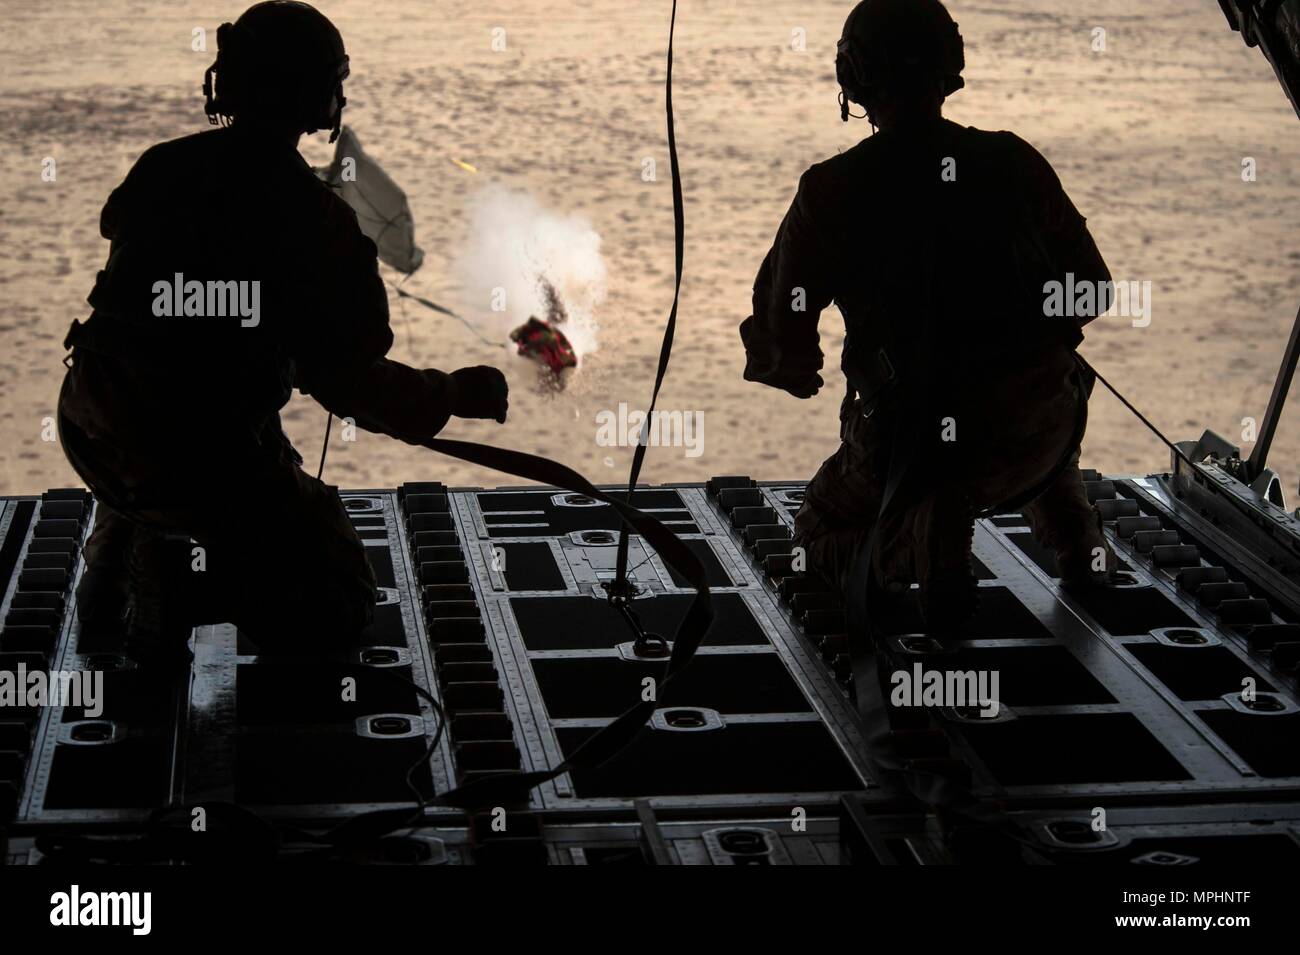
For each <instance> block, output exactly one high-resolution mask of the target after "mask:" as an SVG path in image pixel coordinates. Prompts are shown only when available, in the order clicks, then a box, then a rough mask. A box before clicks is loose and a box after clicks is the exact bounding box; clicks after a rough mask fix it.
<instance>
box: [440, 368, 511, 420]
mask: <svg viewBox="0 0 1300 955" xmlns="http://www.w3.org/2000/svg"><path fill="white" fill-rule="evenodd" d="M450 377H451V383H452V394H451V413H452V414H454V415H455V416H456V417H458V418H490V419H492V420H493V421H496V422H497V423H498V424H505V423H506V409H507V408H508V407H509V405H510V401H509V396H510V388H509V386H508V385H507V384H506V376H505V375H503V374H501V372H500V371H499V370H498V369H496V368H493V367H491V366H490V365H474V366H472V367H470V368H460V369H457V370H456V371H453V372H452V373H451V376H450Z"/></svg>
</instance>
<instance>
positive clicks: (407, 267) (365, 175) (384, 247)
mask: <svg viewBox="0 0 1300 955" xmlns="http://www.w3.org/2000/svg"><path fill="white" fill-rule="evenodd" d="M321 178H323V179H324V180H325V182H327V183H328V184H329V185H330V186H331V187H333V188H334V189H336V190H337V191H338V194H339V195H340V196H341V197H342V198H343V200H344V201H345V202H346V203H347V204H348V205H350V206H351V207H352V208H353V209H354V210H356V213H357V219H358V221H359V222H360V224H361V231H362V232H364V233H365V234H366V235H367V236H369V237H370V238H371V240H373V241H374V243H375V245H376V246H378V247H379V261H381V262H383V263H385V264H386V265H391V266H392V267H393V268H395V269H397V270H398V271H399V272H404V273H406V274H408V275H409V274H410V273H411V272H414V271H415V270H416V269H418V268H419V267H420V263H421V262H423V261H424V250H423V249H421V248H420V247H419V246H418V245H416V244H415V221H414V220H413V219H412V218H411V206H410V203H408V202H407V201H406V193H405V192H403V191H402V187H401V186H399V185H398V184H397V183H395V182H393V180H392V179H390V178H389V176H388V173H386V172H384V170H383V168H382V167H380V165H379V163H377V162H375V161H374V160H373V159H371V158H370V157H369V156H368V155H366V151H365V150H364V149H362V148H361V142H360V141H359V140H358V139H357V135H356V133H354V132H353V131H352V129H351V127H348V126H344V127H343V131H342V133H341V134H340V136H339V140H338V144H337V145H336V146H335V147H334V160H333V162H331V163H330V165H329V168H328V169H326V170H324V171H323V172H322V173H321Z"/></svg>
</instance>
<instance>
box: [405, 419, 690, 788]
mask: <svg viewBox="0 0 1300 955" xmlns="http://www.w3.org/2000/svg"><path fill="white" fill-rule="evenodd" d="M420 443H421V444H422V445H423V446H424V447H426V448H428V449H430V450H431V451H437V452H439V453H440V454H446V455H449V456H450V457H453V458H459V459H460V460H462V461H468V462H470V463H471V464H478V465H481V466H483V467H488V468H492V469H494V470H497V471H503V472H505V473H506V474H511V475H514V476H515V477H521V478H524V479H525V480H529V481H536V482H537V483H539V484H547V485H551V486H553V487H560V488H564V489H565V490H567V491H573V492H575V493H577V494H585V495H586V496H587V497H591V498H594V499H596V500H598V501H604V502H605V503H606V504H609V505H610V506H612V507H613V508H614V509H615V510H617V511H618V513H619V516H620V517H622V518H623V521H624V524H623V533H624V534H628V533H630V532H631V531H633V530H634V531H636V532H637V533H638V534H640V535H641V537H642V538H643V539H644V540H645V542H646V543H647V544H649V545H650V546H651V547H653V548H654V549H655V551H656V552H658V554H659V556H660V557H662V558H663V559H664V561H665V562H666V563H668V564H669V565H670V566H671V567H672V568H673V569H674V570H676V571H677V572H678V573H679V574H680V575H681V576H682V577H683V578H684V579H685V580H686V582H687V583H688V584H690V586H691V587H692V588H694V590H695V598H694V599H693V600H692V601H691V604H690V606H689V607H688V608H687V610H686V616H685V617H683V618H682V621H681V623H680V624H679V625H678V627H677V634H676V636H675V638H674V640H673V646H672V655H671V656H670V657H669V658H668V662H667V664H666V665H665V667H664V673H663V676H662V677H661V678H660V680H659V684H658V687H657V692H656V694H655V697H656V699H655V700H650V701H642V702H638V703H637V704H636V705H635V706H632V707H631V708H630V709H628V710H627V711H625V712H624V713H623V714H622V715H621V716H619V717H618V718H617V719H616V720H614V722H612V723H610V724H609V725H607V726H605V727H603V728H602V729H600V730H599V731H597V732H596V733H595V734H594V735H593V736H591V737H590V738H588V739H587V741H586V742H584V743H583V744H582V745H581V746H580V747H578V749H576V750H575V751H574V752H573V753H572V755H570V756H569V757H568V758H567V759H565V760H564V761H563V762H562V763H560V765H558V766H556V767H555V768H553V769H549V770H542V771H538V772H531V773H518V772H511V773H498V774H495V775H492V776H486V777H483V778H482V779H478V780H475V781H474V782H472V783H468V784H466V785H464V786H461V787H459V788H458V789H454V790H452V791H451V792H448V793H444V794H443V795H441V796H439V797H437V798H436V799H434V800H432V804H434V805H443V806H456V807H459V808H473V807H479V806H488V805H499V804H502V803H506V802H510V801H512V800H513V799H519V798H523V797H524V796H525V795H526V794H527V793H528V791H529V790H530V789H532V788H533V787H534V786H537V785H540V784H541V783H544V782H546V781H547V780H550V779H554V778H555V777H556V776H559V775H560V774H561V773H566V772H570V771H572V770H577V769H589V768H594V767H596V766H599V765H600V764H602V763H604V762H606V761H607V760H609V759H610V758H611V757H613V756H614V755H615V754H616V753H618V752H619V751H620V750H622V749H623V748H624V747H626V746H627V745H628V744H629V743H631V742H632V740H633V738H634V737H635V736H636V735H637V734H638V733H639V732H640V730H641V728H642V727H643V726H644V725H645V723H646V721H647V720H648V719H649V718H650V716H651V714H653V713H654V711H655V710H656V709H657V708H658V706H659V704H658V702H656V700H659V699H663V698H664V697H665V691H666V689H667V687H668V686H669V684H670V683H671V682H672V680H673V679H674V678H675V677H676V675H677V674H678V673H680V672H681V670H682V669H683V668H684V667H685V666H686V664H688V663H690V661H691V658H692V657H693V656H695V651H696V650H697V649H699V646H700V643H701V642H702V641H703V639H704V635H705V633H706V632H707V631H708V629H709V625H710V624H711V623H712V622H713V607H712V603H711V598H710V594H709V585H708V580H707V578H706V576H705V571H704V564H703V563H702V562H701V561H700V559H699V557H697V556H696V554H695V553H694V551H692V550H691V549H690V548H689V547H688V546H687V545H686V544H685V542H683V541H682V539H681V538H679V537H678V536H677V535H676V534H675V533H674V532H673V531H672V530H670V529H669V528H668V527H667V526H666V525H664V524H663V523H662V522H660V521H659V520H657V519H656V518H654V517H651V516H650V515H649V514H646V513H645V512H644V511H640V510H638V509H637V508H635V507H633V506H632V505H631V504H630V503H628V502H627V501H624V500H621V499H620V497H618V496H614V495H610V494H607V493H605V492H604V491H601V490H599V489H597V488H596V487H595V485H593V484H592V483H591V482H590V481H588V480H587V479H586V478H584V477H583V476H582V475H581V474H579V473H578V472H577V471H574V470H573V469H572V468H569V467H566V466H565V465H563V464H559V463H558V462H555V461H551V460H549V459H547V458H543V457H538V456H537V455H534V454H525V453H524V452H522V451H511V450H506V449H504V448H493V447H490V446H488V445H483V444H473V443H471V442H469V441H453V440H450V439H447V438H430V439H428V440H426V441H423V442H420Z"/></svg>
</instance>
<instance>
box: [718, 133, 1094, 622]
mask: <svg viewBox="0 0 1300 955" xmlns="http://www.w3.org/2000/svg"><path fill="white" fill-rule="evenodd" d="M1067 273H1070V274H1071V275H1072V276H1073V280H1074V282H1075V283H1076V285H1078V284H1079V283H1083V282H1094V283H1105V282H1109V280H1110V274H1109V271H1108V270H1107V268H1106V265H1105V262H1104V261H1103V260H1102V258H1101V255H1100V253H1099V252H1098V251H1097V248H1096V245H1095V243H1094V242H1093V240H1092V238H1091V236H1090V235H1089V233H1088V230H1087V227H1086V224H1085V220H1084V218H1083V217H1082V216H1081V215H1080V214H1079V213H1078V211H1077V210H1076V209H1075V207H1074V205H1073V204H1072V203H1071V202H1070V200H1069V198H1068V197H1067V196H1066V194H1065V192H1064V190H1063V189H1062V187H1061V185H1060V181H1059V180H1058V178H1057V177H1056V174H1055V173H1054V171H1053V170H1052V168H1051V166H1050V165H1049V164H1048V163H1047V161H1046V160H1045V159H1044V158H1043V157H1042V156H1041V155H1039V154H1038V153H1037V152H1036V151H1035V150H1034V149H1033V147H1031V146H1029V144H1027V143H1025V142H1024V141H1023V140H1021V139H1019V138H1017V137H1016V136H1014V135H1013V134H1011V133H1007V132H986V131H983V130H978V129H974V128H971V127H963V126H958V125H957V124H955V123H952V122H949V121H947V120H936V121H934V122H932V123H925V124H921V125H919V126H916V127H912V128H908V129H905V130H890V131H881V132H878V133H877V134H875V135H874V136H872V137H870V138H868V139H866V140H863V141H862V142H861V143H859V144H858V145H857V146H855V147H854V148H852V149H850V150H847V151H846V152H844V153H841V154H840V155H838V156H836V157H834V158H832V159H830V160H828V161H826V162H823V163H819V164H817V165H814V166H813V167H812V168H810V169H809V170H808V171H807V172H806V173H805V174H804V175H803V177H802V178H801V180H800V184H799V189H798V192H797V194H796V196H795V199H794V202H793V203H792V205H791V207H790V210H789V212H788V213H787V215H786V217H785V219H784V220H783V222H782V224H781V227H780V229H779V231H778V233H777V236H776V240H775V242H774V243H773V246H772V248H771V250H770V251H769V252H768V254H767V256H766V258H765V259H764V261H763V264H762V267H761V268H760V270H759V273H758V277H757V279H756V281H755V285H754V298H753V314H752V315H751V316H750V317H749V318H748V319H746V320H745V322H744V323H743V324H742V326H741V337H742V340H743V343H744V347H745V352H746V366H745V378H746V379H747V380H750V381H757V382H761V383H763V384H768V385H771V386H773V387H777V388H782V389H784V390H787V391H789V392H790V393H791V394H794V395H796V396H798V397H810V396H811V395H812V394H814V393H815V392H816V391H817V390H818V388H820V386H821V384H822V379H821V377H820V375H819V374H818V372H819V371H820V369H821V368H822V365H823V354H822V351H821V348H820V343H819V333H818V319H819V317H820V314H821V312H822V311H823V310H824V309H825V308H826V307H827V306H829V305H830V304H831V303H832V302H834V303H835V304H836V305H837V306H838V307H839V308H840V311H841V312H842V314H843V315H844V318H845V326H846V340H845V350H844V354H843V355H842V358H841V366H842V367H843V368H844V369H845V373H846V377H847V378H848V379H849V381H850V387H849V392H848V394H847V396H846V398H845V400H844V402H843V404H842V407H841V440H842V443H841V446H840V448H839V450H837V451H836V453H835V454H834V455H832V457H831V458H830V459H828V460H827V461H826V462H825V463H824V464H823V465H822V466H821V468H820V470H819V471H818V472H817V474H816V475H815V476H814V477H813V479H812V481H811V482H810V484H809V486H808V489H807V492H806V494H805V498H804V503H803V505H802V507H801V508H800V511H799V513H798V515H797V517H796V522H795V535H794V539H795V544H796V545H799V546H802V547H804V548H805V549H806V551H807V555H808V559H809V563H810V565H811V566H812V567H813V568H814V569H816V570H817V571H818V572H819V573H821V574H822V575H823V576H825V577H826V578H827V579H829V580H830V581H832V582H835V583H838V584H841V585H844V584H846V583H847V581H848V579H849V576H850V573H851V569H852V566H853V562H854V560H855V558H856V556H857V554H858V551H859V550H860V548H861V545H862V543H863V541H865V540H866V538H867V536H868V534H869V533H870V531H871V529H872V528H873V527H874V526H875V523H876V520H877V516H878V514H879V510H880V502H881V498H882V494H883V491H884V488H885V484H886V481H887V476H888V474H889V473H890V463H891V462H890V456H891V454H893V453H895V449H896V448H897V447H899V446H901V445H902V444H907V446H909V447H911V448H912V449H913V450H912V452H911V454H912V458H913V459H912V460H910V461H907V462H904V463H903V464H902V465H901V468H902V470H903V471H904V472H905V474H906V477H905V478H904V479H903V480H901V481H900V482H898V487H897V491H896V494H895V498H894V500H893V501H892V502H891V507H890V509H889V513H888V514H887V515H886V522H885V524H884V525H882V527H881V528H880V529H879V532H878V535H877V537H878V547H877V549H876V552H875V554H874V557H873V560H874V563H873V571H874V573H875V574H876V579H877V581H878V582H880V583H882V584H884V583H887V582H889V581H899V582H902V581H917V582H919V583H920V585H921V591H922V605H923V609H927V617H928V618H932V619H931V622H932V623H936V622H939V621H940V620H942V623H943V624H952V623H954V622H955V621H956V620H959V619H961V618H962V617H963V616H965V615H967V614H969V612H971V610H972V609H973V601H974V596H975V591H974V581H973V578H972V576H971V571H970V547H971V537H972V533H973V520H974V517H975V515H976V513H978V512H980V511H982V510H984V509H987V508H993V507H997V506H998V505H1000V504H1017V503H1018V501H1017V499H1021V498H1026V497H1029V498H1032V500H1028V501H1025V502H1024V503H1025V505H1026V515H1027V517H1028V518H1029V522H1030V525H1031V528H1032V529H1033V531H1034V534H1035V535H1036V536H1037V537H1038V538H1039V540H1040V541H1042V542H1043V543H1044V544H1045V545H1046V546H1048V547H1049V548H1050V549H1051V550H1052V551H1053V552H1054V553H1055V554H1056V556H1057V559H1058V561H1059V562H1060V564H1061V565H1062V572H1063V573H1064V574H1065V575H1066V576H1068V577H1070V578H1072V579H1079V580H1082V579H1091V577H1092V575H1093V573H1094V572H1095V571H1098V570H1101V571H1102V572H1105V571H1106V570H1109V569H1111V568H1113V566H1114V555H1113V554H1111V553H1110V551H1109V548H1108V547H1107V545H1106V543H1105V540H1104V538H1103V537H1102V535H1101V532H1100V526H1099V524H1098V521H1097V517H1096V515H1095V512H1094V511H1093V509H1092V508H1091V506H1090V505H1089V503H1088V501H1087V497H1086V494H1085V492H1084V488H1083V486H1082V481H1081V479H1080V475H1079V470H1078V466H1077V460H1078V454H1077V451H1078V443H1079V441H1080V439H1081V438H1082V436H1083V431H1084V427H1085V425H1086V412H1087V394H1088V392H1089V390H1090V387H1091V382H1090V381H1089V380H1088V378H1087V376H1086V375H1085V374H1084V373H1083V371H1082V370H1081V369H1080V367H1079V366H1078V364H1077V362H1076V360H1075V358H1074V349H1075V348H1076V347H1077V345H1078V344H1079V343H1080V342H1081V341H1082V337H1083V336H1082V331H1081V327H1082V325H1083V324H1086V322H1087V321H1089V320H1091V318H1093V317H1095V314H1093V315H1084V316H1082V317H1077V316H1057V315H1049V314H1047V312H1048V310H1047V309H1045V307H1044V304H1043V303H1044V296H1045V283H1047V282H1050V281H1062V282H1064V281H1065V277H1066V274H1067ZM1098 288H1099V289H1104V288H1105V286H1100V285H1099V286H1098ZM1102 302H1103V304H1102V305H1101V307H1100V309H1099V310H1100V311H1104V309H1105V306H1106V304H1108V300H1107V299H1106V298H1105V297H1103V298H1102ZM878 356H881V357H879V358H878ZM855 382H856V383H857V384H856V385H855ZM863 392H868V393H865V394H864V393H863ZM900 428H903V429H911V431H910V432H908V434H909V437H911V436H913V435H915V436H916V437H915V440H912V441H909V442H902V443H900V442H897V441H896V438H897V435H898V434H899V431H898V429H900Z"/></svg>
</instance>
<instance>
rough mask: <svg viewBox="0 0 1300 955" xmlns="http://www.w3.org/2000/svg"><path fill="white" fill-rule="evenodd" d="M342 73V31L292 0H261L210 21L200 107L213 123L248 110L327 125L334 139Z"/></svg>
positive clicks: (309, 128) (308, 127) (305, 125)
mask: <svg viewBox="0 0 1300 955" xmlns="http://www.w3.org/2000/svg"><path fill="white" fill-rule="evenodd" d="M214 73H215V74H216V79H215V82H214V80H213V74H214ZM347 76H348V56H347V53H346V52H344V49H343V37H342V36H341V35H340V34H339V31H338V29H337V28H335V26H334V24H332V23H331V22H330V21H329V19H328V18H327V17H326V16H325V15H324V14H322V13H321V12H320V11H318V10H317V9H316V8H315V7H312V6H310V5H309V4H306V3H299V2H297V0H267V2H264V3H258V4H254V5H253V6H251V7H249V8H248V9H247V10H245V11H244V13H243V14H242V15H241V16H240V17H239V19H238V20H236V21H235V22H234V23H223V24H221V26H220V27H218V28H217V59H216V62H214V63H213V64H212V65H211V66H209V67H208V69H207V71H206V72H205V73H204V75H203V95H204V97H205V98H206V102H205V104H204V112H206V113H207V115H208V122H210V123H212V124H213V125H214V126H215V125H216V124H217V123H218V122H225V121H228V120H230V119H232V118H235V117H239V116H254V115H255V116H261V117H266V118H274V119H276V120H278V121H288V122H290V123H293V124H294V125H296V126H298V127H299V128H300V129H301V130H302V131H304V132H308V133H314V132H316V131H317V130H319V129H329V130H331V135H330V142H334V140H336V139H337V138H338V135H339V129H340V127H341V125H342V122H343V107H344V106H345V105H346V103H347V100H346V99H345V98H344V96H343V81H344V80H345V79H347Z"/></svg>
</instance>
